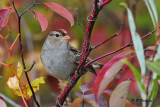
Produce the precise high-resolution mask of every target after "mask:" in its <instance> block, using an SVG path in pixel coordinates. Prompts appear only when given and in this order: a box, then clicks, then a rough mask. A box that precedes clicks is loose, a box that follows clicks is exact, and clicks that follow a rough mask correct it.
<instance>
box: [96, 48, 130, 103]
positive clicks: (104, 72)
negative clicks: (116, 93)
mask: <svg viewBox="0 0 160 107" xmlns="http://www.w3.org/2000/svg"><path fill="white" fill-rule="evenodd" d="M131 52H133V51H125V52H122V53H119V54H118V55H116V56H114V57H113V58H112V59H111V60H110V61H109V62H108V63H106V64H105V65H104V67H103V68H102V69H101V71H100V72H99V74H98V75H97V77H96V79H95V81H94V93H95V97H96V100H97V99H98V97H99V96H100V95H101V94H102V92H103V91H104V90H105V89H106V88H107V86H108V85H109V83H110V82H111V81H112V80H113V79H114V77H115V75H116V74H117V73H118V72H119V70H120V69H121V68H122V65H123V64H124V63H123V62H122V61H121V60H122V59H125V58H126V57H125V56H126V55H128V54H129V53H131Z"/></svg>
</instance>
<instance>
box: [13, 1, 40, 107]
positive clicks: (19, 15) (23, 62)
mask: <svg viewBox="0 0 160 107" xmlns="http://www.w3.org/2000/svg"><path fill="white" fill-rule="evenodd" d="M12 5H13V7H14V10H15V12H16V14H17V17H18V29H19V31H18V32H19V46H20V51H21V59H22V64H23V68H24V71H26V65H25V61H24V55H23V46H22V40H21V17H22V15H23V14H24V13H26V12H27V11H28V10H29V9H31V8H32V7H34V6H35V3H33V4H32V5H31V6H30V7H29V8H28V9H26V10H25V11H24V12H22V13H21V14H19V13H18V11H17V9H16V7H15V4H14V0H12ZM25 76H26V79H27V82H28V84H29V87H30V89H31V92H32V94H33V99H34V101H35V103H36V104H37V107H40V105H39V103H38V101H37V99H36V96H35V93H34V90H33V88H32V86H31V83H30V80H29V77H28V74H27V72H25Z"/></svg>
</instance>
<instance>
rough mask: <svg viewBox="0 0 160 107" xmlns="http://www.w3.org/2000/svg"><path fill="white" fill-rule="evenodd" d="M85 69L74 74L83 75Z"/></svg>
mask: <svg viewBox="0 0 160 107" xmlns="http://www.w3.org/2000/svg"><path fill="white" fill-rule="evenodd" d="M86 72H87V71H86V70H83V71H76V74H78V75H84V74H85V73H86Z"/></svg>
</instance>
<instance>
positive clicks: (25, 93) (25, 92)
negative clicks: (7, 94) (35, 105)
mask: <svg viewBox="0 0 160 107" xmlns="http://www.w3.org/2000/svg"><path fill="white" fill-rule="evenodd" d="M44 83H45V81H44V77H40V78H37V79H35V80H34V81H33V82H32V83H31V85H32V88H33V90H34V92H36V91H37V90H39V87H40V84H44ZM13 92H14V93H15V94H16V95H17V96H21V93H20V92H19V90H13ZM22 93H23V96H24V98H30V97H31V96H32V92H31V90H30V87H29V85H26V87H24V88H22Z"/></svg>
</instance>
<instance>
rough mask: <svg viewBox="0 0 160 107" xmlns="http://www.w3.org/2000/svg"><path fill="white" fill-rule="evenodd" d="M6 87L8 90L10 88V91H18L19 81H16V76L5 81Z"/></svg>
mask: <svg viewBox="0 0 160 107" xmlns="http://www.w3.org/2000/svg"><path fill="white" fill-rule="evenodd" d="M7 85H8V87H9V88H11V89H12V90H16V89H19V81H18V79H17V77H16V76H14V77H10V78H9V79H8V81H7Z"/></svg>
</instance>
